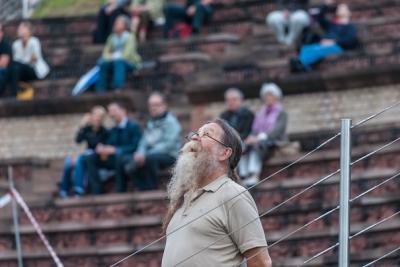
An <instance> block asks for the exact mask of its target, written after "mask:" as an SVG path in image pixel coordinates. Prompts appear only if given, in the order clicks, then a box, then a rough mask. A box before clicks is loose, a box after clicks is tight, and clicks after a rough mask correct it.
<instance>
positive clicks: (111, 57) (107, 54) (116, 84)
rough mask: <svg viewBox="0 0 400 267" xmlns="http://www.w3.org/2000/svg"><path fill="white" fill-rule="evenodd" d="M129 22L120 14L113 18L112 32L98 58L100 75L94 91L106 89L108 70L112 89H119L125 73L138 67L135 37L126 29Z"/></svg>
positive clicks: (138, 57)
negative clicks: (110, 75)
mask: <svg viewBox="0 0 400 267" xmlns="http://www.w3.org/2000/svg"><path fill="white" fill-rule="evenodd" d="M129 24H130V21H129V18H127V17H125V16H122V15H121V16H119V17H118V18H117V19H116V20H115V23H114V29H113V33H112V34H111V35H110V37H108V39H107V43H106V46H105V47H104V50H103V55H102V58H101V59H100V60H99V64H98V65H99V67H100V77H99V80H98V81H97V83H96V87H95V92H103V91H105V90H106V89H107V87H108V81H109V78H108V76H109V73H110V71H112V81H111V87H112V89H113V90H120V89H122V87H123V86H124V84H125V77H126V73H127V72H132V71H134V70H135V69H137V68H139V67H140V62H141V58H140V56H139V54H138V53H137V44H136V38H135V36H134V35H133V34H131V33H130V32H129V31H128V28H129Z"/></svg>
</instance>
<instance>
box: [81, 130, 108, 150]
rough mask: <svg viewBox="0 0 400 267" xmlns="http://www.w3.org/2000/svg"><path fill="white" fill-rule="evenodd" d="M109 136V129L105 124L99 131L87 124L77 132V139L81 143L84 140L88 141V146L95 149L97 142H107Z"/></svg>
mask: <svg viewBox="0 0 400 267" xmlns="http://www.w3.org/2000/svg"><path fill="white" fill-rule="evenodd" d="M107 138H108V131H107V129H106V128H104V127H103V126H101V127H100V129H99V130H98V131H97V132H94V131H93V130H92V126H85V127H83V128H80V129H79V131H78V133H77V134H76V137H75V141H76V142H77V143H78V144H80V143H82V142H86V143H87V148H89V149H95V148H96V146H97V144H100V143H102V144H105V143H106V142H107Z"/></svg>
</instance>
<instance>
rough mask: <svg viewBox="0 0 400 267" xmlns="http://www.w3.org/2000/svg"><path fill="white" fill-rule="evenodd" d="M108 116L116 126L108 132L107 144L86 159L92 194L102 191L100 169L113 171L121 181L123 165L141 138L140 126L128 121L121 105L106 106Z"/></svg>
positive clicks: (100, 145) (99, 145)
mask: <svg viewBox="0 0 400 267" xmlns="http://www.w3.org/2000/svg"><path fill="white" fill-rule="evenodd" d="M108 114H109V115H110V117H111V118H112V119H113V120H114V121H115V122H116V124H117V125H116V126H115V127H114V128H112V129H111V130H110V132H109V137H108V140H107V143H106V144H98V145H97V146H96V150H95V152H96V153H95V154H93V155H91V156H89V157H87V159H86V163H87V173H88V176H89V185H90V190H91V192H92V194H100V193H102V191H103V190H102V181H101V179H100V177H99V173H98V171H99V169H100V168H105V169H110V170H115V172H116V173H115V175H116V177H117V180H122V178H120V177H121V176H123V175H125V173H124V164H126V161H127V160H129V159H130V158H131V157H132V154H133V153H134V152H135V151H136V149H137V146H138V143H139V140H140V138H141V137H142V133H141V130H140V126H139V125H138V124H137V123H136V122H134V121H130V120H129V119H128V111H127V108H126V107H125V106H124V105H123V104H121V103H116V102H114V103H111V104H110V105H108ZM117 190H118V191H119V189H118V188H117Z"/></svg>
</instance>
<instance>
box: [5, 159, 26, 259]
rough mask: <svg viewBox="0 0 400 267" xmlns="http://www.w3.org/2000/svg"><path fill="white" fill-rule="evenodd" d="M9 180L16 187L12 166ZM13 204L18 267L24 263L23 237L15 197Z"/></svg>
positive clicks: (11, 185) (9, 170)
mask: <svg viewBox="0 0 400 267" xmlns="http://www.w3.org/2000/svg"><path fill="white" fill-rule="evenodd" d="M8 182H9V184H10V189H14V177H13V169H12V167H11V166H9V167H8ZM11 204H12V212H13V221H14V234H15V245H16V248H17V258H18V267H23V266H24V265H23V263H22V250H21V239H20V232H19V223H18V209H17V202H16V201H15V199H14V198H13V199H12V201H11Z"/></svg>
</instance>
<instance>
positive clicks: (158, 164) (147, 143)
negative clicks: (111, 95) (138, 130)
mask: <svg viewBox="0 0 400 267" xmlns="http://www.w3.org/2000/svg"><path fill="white" fill-rule="evenodd" d="M148 107H149V112H150V119H149V121H148V122H147V124H146V128H145V129H144V133H143V137H142V139H141V141H140V143H139V147H138V150H137V151H136V152H135V154H134V155H133V157H132V160H131V162H130V163H129V164H127V165H126V171H127V173H129V176H131V177H132V178H133V181H134V184H135V187H136V188H138V189H139V190H152V189H156V188H157V186H158V174H159V170H160V169H161V168H168V167H170V166H171V165H173V164H174V163H175V160H176V158H177V156H178V154H179V149H180V147H181V141H180V139H181V130H182V128H181V125H180V124H179V121H178V119H177V118H176V117H175V116H174V115H173V114H172V113H171V112H170V111H168V106H167V102H166V99H165V96H164V95H162V94H161V93H158V92H157V93H153V94H152V95H151V96H150V97H149V100H148ZM120 178H123V177H122V176H121V177H120ZM121 182H122V183H125V187H124V189H125V188H126V181H121Z"/></svg>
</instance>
